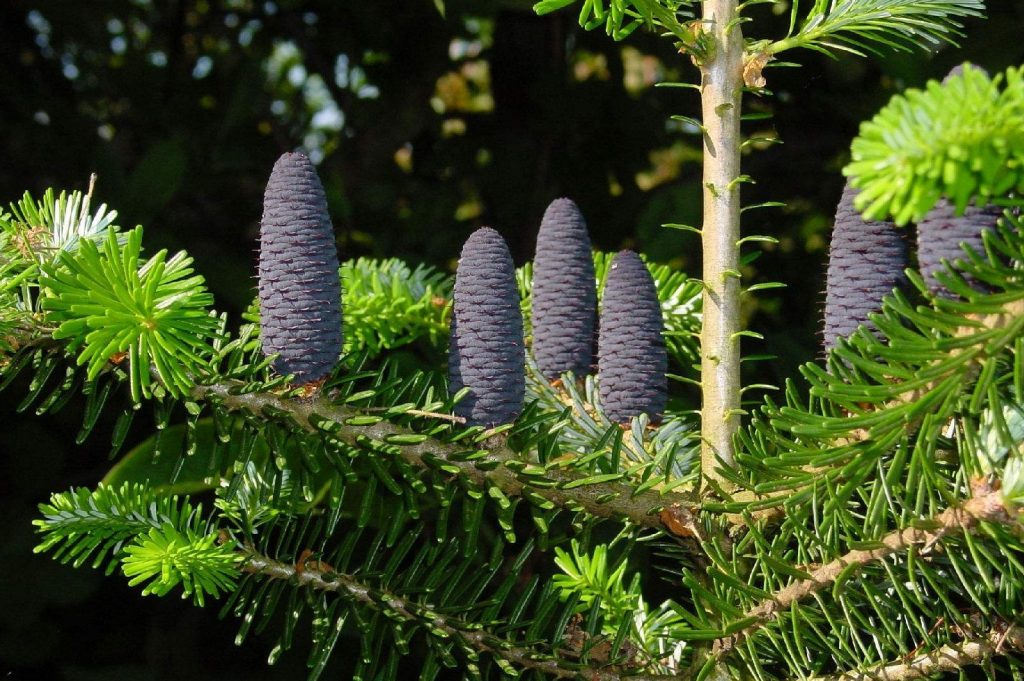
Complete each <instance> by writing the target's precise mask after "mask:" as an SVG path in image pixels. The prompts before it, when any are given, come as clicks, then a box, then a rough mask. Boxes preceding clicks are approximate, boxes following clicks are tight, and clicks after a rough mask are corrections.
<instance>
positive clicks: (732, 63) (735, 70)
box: [701, 0, 743, 483]
mask: <svg viewBox="0 0 1024 681" xmlns="http://www.w3.org/2000/svg"><path fill="white" fill-rule="evenodd" d="M736 5H737V0H704V2H703V30H704V31H705V32H706V37H709V38H711V39H712V40H711V43H712V45H713V47H712V49H711V50H710V53H709V54H708V56H707V58H706V60H705V61H704V62H703V63H702V64H701V104H702V109H703V124H704V128H705V129H704V225H703V235H702V237H701V239H702V245H703V250H704V272H703V278H704V315H703V329H702V330H701V390H702V406H701V429H702V438H703V444H702V446H701V471H702V474H703V476H704V477H705V479H708V480H712V481H717V482H718V483H722V478H721V476H720V475H719V474H718V472H717V470H716V469H717V468H718V467H719V466H720V465H721V464H719V461H718V460H719V459H721V461H722V462H723V463H724V465H725V466H732V465H733V462H734V456H733V436H734V434H735V433H736V430H737V428H738V427H739V408H740V341H739V336H737V335H736V333H737V332H738V331H739V330H740V328H739V324H740V308H739V301H740V280H739V244H738V241H739V238H740V187H739V185H740V181H739V176H740V113H741V112H740V105H741V97H742V94H743V34H742V32H741V30H740V24H739V23H738V22H733V23H730V22H732V21H733V19H735V18H736V17H737V14H738V13H737V9H736Z"/></svg>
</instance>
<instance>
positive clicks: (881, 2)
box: [767, 0, 985, 57]
mask: <svg viewBox="0 0 1024 681" xmlns="http://www.w3.org/2000/svg"><path fill="white" fill-rule="evenodd" d="M800 9H801V3H800V2H799V0H794V2H793V3H792V6H791V9H790V35H789V36H788V37H786V38H785V39H783V40H780V41H778V42H775V43H772V44H771V45H770V46H768V48H767V52H768V53H769V54H776V53H778V52H782V51H784V50H787V49H790V48H793V47H806V48H810V49H812V50H817V51H819V52H823V53H825V54H827V55H829V56H835V54H836V52H849V53H852V54H856V55H859V56H862V57H863V56H865V54H866V53H868V52H871V53H876V54H877V53H879V51H880V50H879V47H880V46H881V47H888V48H891V49H894V50H904V51H907V50H911V49H913V48H922V49H929V50H930V49H935V48H936V47H937V46H938V45H940V44H942V43H944V42H945V43H953V42H954V39H955V38H956V37H958V36H959V35H960V32H959V29H960V27H961V24H960V21H959V20H962V19H966V18H970V17H978V16H981V15H982V12H983V11H984V9H985V2H984V0H814V4H813V5H812V6H811V7H810V9H809V10H807V12H806V14H804V15H803V19H802V20H801V19H800V16H801V13H800ZM798 22H799V23H800V27H799V29H796V26H797V23H798ZM794 29H796V30H795V32H794Z"/></svg>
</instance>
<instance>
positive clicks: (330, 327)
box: [259, 153, 342, 384]
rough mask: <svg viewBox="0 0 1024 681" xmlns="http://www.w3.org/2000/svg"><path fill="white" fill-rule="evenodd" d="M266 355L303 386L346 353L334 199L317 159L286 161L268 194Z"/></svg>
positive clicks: (263, 292)
mask: <svg viewBox="0 0 1024 681" xmlns="http://www.w3.org/2000/svg"><path fill="white" fill-rule="evenodd" d="M259 299H260V323H261V327H260V334H261V338H262V341H263V352H265V353H266V354H268V355H271V354H275V353H280V356H279V357H278V359H277V360H276V361H275V362H274V369H275V370H276V371H277V372H278V373H281V374H295V381H296V383H298V384H305V383H312V382H315V381H319V380H320V379H323V378H324V377H326V376H327V374H328V373H330V371H331V369H332V368H333V367H334V364H335V363H336V362H337V361H338V355H339V354H341V343H342V332H341V323H342V322H341V284H340V280H339V277H338V253H337V250H336V249H335V245H334V229H333V227H332V226H331V219H330V217H329V216H328V214H327V198H326V196H325V195H324V188H323V185H321V184H320V178H319V177H317V174H316V168H314V167H313V164H312V162H310V160H309V159H308V158H307V157H306V156H305V155H304V154H301V153H287V154H284V155H283V156H281V157H280V158H279V159H278V160H277V163H275V164H274V169H273V171H272V172H271V174H270V180H269V181H268V182H267V188H266V191H265V193H264V196H263V219H262V221H261V222H260V258H259Z"/></svg>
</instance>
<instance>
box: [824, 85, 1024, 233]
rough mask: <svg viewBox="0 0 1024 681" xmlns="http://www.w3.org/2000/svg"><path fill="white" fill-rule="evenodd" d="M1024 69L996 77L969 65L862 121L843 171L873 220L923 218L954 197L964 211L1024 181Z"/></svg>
mask: <svg viewBox="0 0 1024 681" xmlns="http://www.w3.org/2000/svg"><path fill="white" fill-rule="evenodd" d="M1022 131H1024V69H1020V68H1010V69H1007V70H1006V72H1005V73H1004V74H999V75H996V76H995V77H993V78H989V76H988V75H987V74H986V73H985V72H984V71H982V70H980V69H976V68H973V67H971V66H966V67H965V68H964V69H963V71H962V72H961V74H960V75H958V76H954V77H951V78H948V79H946V81H945V82H943V83H939V82H938V81H930V82H929V83H928V85H927V86H926V87H925V88H924V89H923V90H919V89H910V90H907V91H906V92H905V93H903V94H901V95H897V96H895V97H893V98H892V100H890V102H889V103H888V104H887V105H886V106H885V107H884V108H883V109H882V110H881V111H880V112H879V113H878V114H877V115H876V116H875V117H874V118H873V119H872V120H870V121H867V122H865V123H863V124H862V125H861V129H860V134H859V135H858V136H857V138H856V139H854V141H853V145H852V147H851V155H852V160H851V161H850V163H849V165H847V167H846V168H845V169H844V170H843V172H844V173H845V174H846V175H847V176H849V177H850V179H851V183H852V184H853V186H854V187H857V188H858V189H860V190H861V193H860V195H859V196H858V197H857V204H856V205H857V208H858V209H860V210H861V211H862V212H863V213H864V216H865V217H866V218H868V219H879V218H884V217H886V216H889V215H892V216H893V218H894V219H895V221H896V223H897V224H906V223H907V222H910V221H918V220H921V219H922V218H923V217H925V215H926V214H927V213H928V211H929V210H931V209H932V207H933V206H935V204H936V203H937V202H938V200H939V198H940V197H943V196H945V197H947V198H948V199H949V200H950V201H951V202H952V203H953V204H954V206H955V207H956V211H957V213H958V214H960V213H963V211H964V210H965V209H966V207H967V205H968V203H969V202H970V200H971V199H972V198H976V200H977V202H978V203H979V204H985V203H989V202H991V201H993V200H1003V199H1004V198H1005V196H1006V195H1007V193H1008V192H1011V191H1013V190H1018V189H1020V188H1021V186H1022V185H1024V176H1022V172H1021V168H1022V164H1024V132H1022Z"/></svg>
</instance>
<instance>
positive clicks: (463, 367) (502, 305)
mask: <svg viewBox="0 0 1024 681" xmlns="http://www.w3.org/2000/svg"><path fill="white" fill-rule="evenodd" d="M454 298H455V300H454V309H453V312H452V327H451V331H452V333H451V341H450V344H449V346H448V387H449V390H450V391H451V392H452V394H454V393H456V392H458V391H459V390H461V389H462V388H469V389H470V393H469V394H468V395H467V396H466V397H465V398H463V399H462V400H461V401H460V402H459V403H458V404H457V405H455V413H456V414H457V415H458V416H461V417H463V418H465V419H466V422H467V423H468V424H469V425H482V426H486V427H493V426H496V425H499V424H503V423H511V422H512V421H515V420H516V417H517V416H519V413H520V412H521V411H522V410H523V400H524V398H525V391H526V375H525V371H526V366H525V365H526V355H525V347H524V346H525V344H524V342H523V315H522V312H521V310H520V307H519V291H518V289H517V287H516V274H515V266H514V265H513V264H512V256H511V255H510V254H509V251H508V246H507V245H506V244H505V240H504V239H502V238H501V235H500V234H498V233H497V232H496V231H494V230H493V229H491V228H490V227H482V228H480V229H478V230H477V231H475V232H473V234H472V235H470V237H469V239H468V240H467V241H466V244H465V245H464V246H463V248H462V257H461V258H460V259H459V267H458V270H457V271H456V274H455V294H454Z"/></svg>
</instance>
